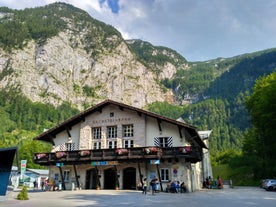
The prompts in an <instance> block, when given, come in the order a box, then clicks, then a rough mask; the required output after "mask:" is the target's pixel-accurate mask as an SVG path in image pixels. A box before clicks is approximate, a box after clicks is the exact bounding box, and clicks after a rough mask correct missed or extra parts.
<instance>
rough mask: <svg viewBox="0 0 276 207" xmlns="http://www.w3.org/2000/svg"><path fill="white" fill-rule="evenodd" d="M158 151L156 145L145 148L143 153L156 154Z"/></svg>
mask: <svg viewBox="0 0 276 207" xmlns="http://www.w3.org/2000/svg"><path fill="white" fill-rule="evenodd" d="M158 152H159V148H157V147H148V148H145V153H146V154H157V153H158Z"/></svg>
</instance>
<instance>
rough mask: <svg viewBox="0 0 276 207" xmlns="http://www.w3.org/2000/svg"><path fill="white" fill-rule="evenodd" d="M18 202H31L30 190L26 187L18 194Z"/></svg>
mask: <svg viewBox="0 0 276 207" xmlns="http://www.w3.org/2000/svg"><path fill="white" fill-rule="evenodd" d="M17 200H29V197H28V189H27V187H26V186H24V187H23V188H22V190H21V191H20V192H19V193H18V195H17Z"/></svg>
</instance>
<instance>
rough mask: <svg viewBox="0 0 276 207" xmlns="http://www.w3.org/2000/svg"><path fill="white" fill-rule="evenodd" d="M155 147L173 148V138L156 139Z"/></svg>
mask: <svg viewBox="0 0 276 207" xmlns="http://www.w3.org/2000/svg"><path fill="white" fill-rule="evenodd" d="M154 145H155V146H158V147H172V146H173V143H172V137H155V138H154Z"/></svg>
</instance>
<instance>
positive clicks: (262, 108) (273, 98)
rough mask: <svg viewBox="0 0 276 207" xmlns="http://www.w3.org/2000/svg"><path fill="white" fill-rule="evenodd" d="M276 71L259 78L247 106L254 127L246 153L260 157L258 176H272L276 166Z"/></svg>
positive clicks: (247, 138)
mask: <svg viewBox="0 0 276 207" xmlns="http://www.w3.org/2000/svg"><path fill="white" fill-rule="evenodd" d="M275 94H276V71H274V72H273V73H271V74H270V75H268V76H264V77H262V78H260V79H258V80H257V81H256V83H255V85H254V88H253V93H252V95H251V96H249V97H248V99H247V101H246V106H247V109H248V111H249V114H250V115H251V121H252V124H253V127H254V128H253V129H251V131H250V136H246V137H245V141H244V147H243V150H244V153H245V154H246V155H249V154H250V155H254V156H255V157H257V158H258V159H257V160H258V161H259V162H258V163H256V164H257V166H255V175H256V176H257V177H260V176H266V177H270V176H271V177H272V176H275V174H276V167H275V165H272V164H271V163H274V162H275V159H276V139H275V134H276V127H275V126H276V95H275Z"/></svg>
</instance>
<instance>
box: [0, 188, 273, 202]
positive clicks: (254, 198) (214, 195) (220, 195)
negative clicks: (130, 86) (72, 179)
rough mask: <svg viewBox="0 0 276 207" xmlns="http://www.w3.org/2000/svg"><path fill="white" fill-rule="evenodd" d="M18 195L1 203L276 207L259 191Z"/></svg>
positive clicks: (270, 197) (72, 192) (268, 194)
mask: <svg viewBox="0 0 276 207" xmlns="http://www.w3.org/2000/svg"><path fill="white" fill-rule="evenodd" d="M17 194H18V191H13V192H8V193H7V196H6V199H5V200H4V201H0V206H3V207H12V206H14V207H55V206H57V207H84V206H85V207H90V206H99V207H107V206H108V207H116V206H120V207H125V206H127V207H132V206H133V207H137V206H150V207H164V206H170V207H171V206H172V207H180V206H181V207H183V206H187V207H216V206H219V207H220V206H223V207H247V206H248V207H255V206H265V207H275V206H276V192H267V191H265V190H264V189H261V188H257V187H256V188H255V187H236V188H233V189H223V190H201V191H196V192H193V193H185V194H173V193H162V192H160V193H157V194H156V195H154V196H153V195H151V193H148V194H147V195H142V193H141V192H140V191H126V190H118V191H116V190H80V191H61V192H40V191H32V190H31V191H29V194H28V195H29V200H26V201H19V200H16V199H15V198H16V196H17Z"/></svg>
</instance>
